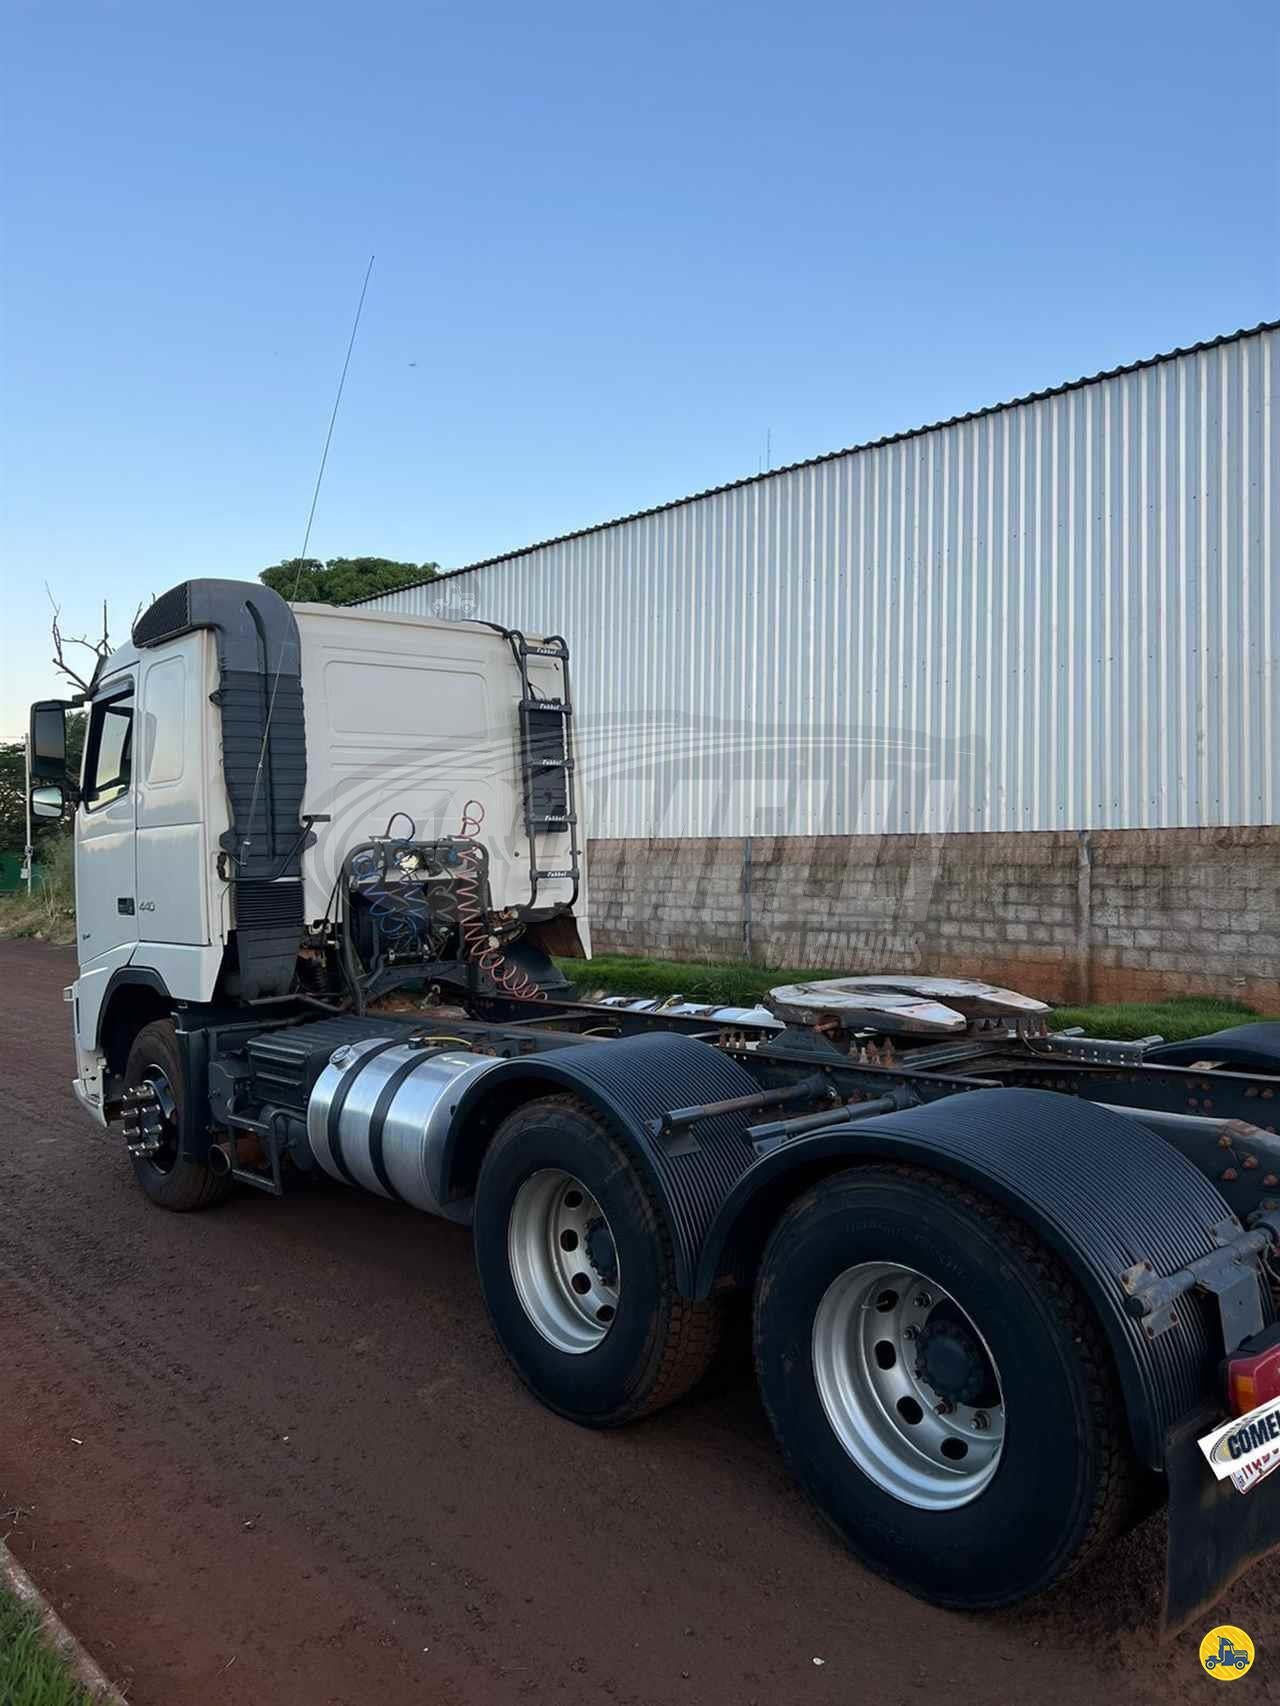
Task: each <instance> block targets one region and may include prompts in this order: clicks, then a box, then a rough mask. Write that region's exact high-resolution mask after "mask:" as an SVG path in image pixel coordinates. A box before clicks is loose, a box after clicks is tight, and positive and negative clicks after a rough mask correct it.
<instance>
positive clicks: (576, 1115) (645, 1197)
mask: <svg viewBox="0 0 1280 1706" xmlns="http://www.w3.org/2000/svg"><path fill="white" fill-rule="evenodd" d="M474 1235H475V1251H476V1266H477V1268H478V1270H479V1274H480V1286H481V1289H482V1291H483V1293H484V1300H485V1304H486V1307H487V1308H488V1311H489V1318H490V1320H491V1321H492V1322H493V1327H494V1331H495V1332H496V1333H497V1335H498V1338H499V1340H500V1341H501V1343H502V1347H503V1349H504V1350H505V1351H506V1353H507V1355H508V1357H509V1358H510V1359H511V1361H512V1363H513V1364H514V1366H515V1369H516V1372H517V1373H518V1374H519V1375H520V1377H521V1379H522V1380H523V1381H524V1382H525V1384H526V1385H527V1386H528V1387H529V1388H530V1390H531V1391H532V1392H534V1393H535V1394H536V1396H537V1397H538V1398H540V1399H541V1400H542V1402H543V1403H544V1404H546V1405H547V1406H548V1407H549V1408H551V1409H553V1410H556V1411H558V1412H559V1414H560V1415H562V1416H567V1417H568V1418H569V1419H570V1420H571V1421H575V1422H580V1423H582V1424H583V1425H584V1426H587V1427H597V1428H609V1427H620V1426H621V1425H622V1424H624V1423H626V1422H632V1421H635V1420H637V1419H638V1418H639V1417H641V1416H644V1415H648V1414H650V1413H651V1412H652V1411H654V1410H658V1409H661V1408H662V1407H663V1406H664V1405H666V1404H670V1403H672V1402H673V1401H674V1400H675V1399H676V1398H679V1397H682V1396H683V1395H684V1394H685V1393H686V1392H688V1391H689V1390H690V1388H691V1387H692V1386H693V1385H694V1384H695V1383H696V1382H697V1381H698V1380H699V1379H700V1377H701V1376H702V1374H703V1373H704V1372H705V1370H706V1368H707V1366H708V1365H709V1363H710V1361H711V1359H712V1357H713V1355H714V1353H715V1350H716V1346H717V1343H718V1340H719V1336H720V1320H721V1311H720V1305H719V1303H718V1302H706V1303H691V1302H690V1301H689V1300H688V1299H687V1298H684V1297H681V1296H680V1295H679V1293H678V1292H677V1290H676V1283H675V1264H674V1258H673V1256H672V1249H671V1238H670V1234H669V1232H668V1230H667V1226H666V1222H665V1221H664V1219H663V1217H662V1214H661V1211H660V1209H659V1207H658V1203H657V1201H656V1199H655V1197H654V1195H653V1193H652V1191H651V1190H650V1188H649V1186H648V1184H647V1182H646V1181H645V1179H644V1178H643V1177H642V1175H641V1173H640V1171H639V1169H638V1168H637V1166H636V1164H635V1162H634V1160H633V1158H632V1156H631V1154H630V1153H629V1152H628V1150H626V1149H625V1148H624V1147H623V1146H622V1144H621V1143H619V1142H618V1141H617V1139H616V1138H615V1137H614V1136H613V1135H612V1134H611V1132H610V1130H609V1127H608V1125H607V1123H606V1122H605V1121H604V1120H603V1119H602V1118H601V1117H600V1115H598V1114H596V1113H595V1112H594V1111H593V1110H592V1109H590V1108H588V1107H587V1106H586V1105H585V1104H584V1103H582V1102H579V1101H577V1100H576V1099H575V1098H573V1097H569V1096H553V1097H546V1098H543V1099H541V1100H539V1101H536V1102H530V1103H528V1104H526V1106H524V1107H523V1108H519V1109H517V1110H516V1112H515V1113H513V1114H511V1115H509V1116H508V1118H507V1119H506V1120H504V1121H503V1123H502V1125H501V1126H499V1128H498V1130H497V1132H496V1133H495V1135H494V1138H493V1141H492V1143H491V1144H490V1146H489V1149H488V1151H487V1153H486V1155H485V1158H484V1163H483V1165H482V1167H481V1169H480V1179H479V1183H478V1185H477V1188H476V1203H475V1220H474Z"/></svg>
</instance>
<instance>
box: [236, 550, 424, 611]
mask: <svg viewBox="0 0 1280 1706" xmlns="http://www.w3.org/2000/svg"><path fill="white" fill-rule="evenodd" d="M439 572H440V565H439V563H397V562H395V561H394V560H393V559H392V558H390V557H330V558H329V560H328V562H327V563H322V562H320V561H319V559H318V558H316V557H290V558H286V559H285V561H284V562H283V563H276V564H274V565H273V567H271V568H269V569H263V571H262V573H261V574H260V575H259V576H258V579H259V580H261V581H263V582H264V583H265V584H266V585H267V586H269V587H271V588H272V589H273V590H274V591H275V592H278V593H279V594H280V596H281V598H288V599H292V600H295V601H297V602H299V603H304V604H353V603H354V602H355V601H356V599H358V598H372V597H373V595H374V594H375V593H378V592H395V591H396V589H397V588H398V587H402V586H411V585H413V584H414V583H415V582H417V581H429V580H434V579H435V578H436V576H437V575H438V574H439Z"/></svg>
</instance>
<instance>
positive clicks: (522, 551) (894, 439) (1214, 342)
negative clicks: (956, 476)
mask: <svg viewBox="0 0 1280 1706" xmlns="http://www.w3.org/2000/svg"><path fill="white" fill-rule="evenodd" d="M1277 331H1280V320H1260V321H1259V322H1258V324H1257V325H1256V326H1241V327H1239V328H1238V329H1237V330H1236V331H1234V332H1223V333H1222V334H1221V335H1220V336H1219V337H1216V338H1205V339H1203V340H1202V341H1201V342H1200V343H1198V344H1187V345H1185V346H1179V347H1178V348H1177V349H1171V350H1164V351H1162V352H1161V353H1160V354H1159V355H1148V356H1143V357H1142V358H1141V360H1139V361H1129V362H1125V363H1123V364H1122V365H1121V366H1119V367H1108V368H1104V369H1103V371H1102V372H1101V373H1087V374H1084V375H1082V377H1081V378H1079V379H1068V380H1066V381H1065V382H1064V383H1063V384H1061V385H1050V386H1048V387H1047V388H1046V389H1045V390H1043V391H1028V392H1027V393H1026V394H1025V395H1024V396H1021V397H1009V398H1008V399H1006V401H1004V402H1003V403H988V404H987V405H986V406H985V407H984V408H981V409H970V410H969V411H968V412H967V413H966V414H963V415H951V416H949V417H948V418H947V419H946V420H941V421H930V422H929V424H928V425H927V426H918V427H908V428H906V429H905V430H904V431H902V432H891V433H886V434H885V435H884V437H883V438H870V439H866V440H864V441H863V443H861V444H848V445H845V446H844V448H843V449H841V450H826V451H823V453H822V454H821V455H820V456H807V457H805V458H804V460H803V461H800V462H788V463H786V464H785V465H784V466H783V467H781V468H767V469H765V470H764V472H762V473H759V474H747V475H744V476H743V478H742V479H740V480H726V481H725V482H724V484H723V485H720V486H707V487H706V488H705V489H704V490H703V491H700V492H690V493H689V494H688V495H687V496H686V497H682V498H670V499H668V500H667V502H666V503H660V504H651V505H650V506H649V507H648V508H647V509H637V510H632V511H631V512H630V513H629V514H627V515H615V516H613V517H612V518H611V519H610V520H608V521H597V522H593V523H592V524H591V525H590V526H588V527H575V528H574V529H573V530H572V531H571V532H569V533H557V534H554V535H552V537H551V538H549V539H539V540H536V541H535V542H534V543H533V544H532V545H518V546H516V547H515V549H514V550H511V551H500V552H498V553H497V555H496V556H493V557H481V558H480V559H479V560H478V561H477V562H474V563H463V564H462V565H461V567H459V568H456V569H446V570H444V572H443V573H441V574H438V575H432V576H431V577H430V579H428V580H420V581H409V582H408V583H407V584H406V585H404V586H398V587H395V588H394V589H393V591H394V592H396V593H400V592H412V591H413V590H414V588H415V587H420V586H434V585H436V583H437V582H439V581H443V580H452V579H453V577H454V576H455V575H468V574H471V573H472V572H473V571H474V570H476V569H490V568H493V567H494V566H495V565H496V564H498V563H510V562H513V561H514V560H515V559H516V558H517V557H529V556H532V554H533V553H534V552H535V551H545V550H547V549H548V548H549V547H550V546H552V545H563V544H565V543H566V541H568V540H570V539H585V538H586V536H587V535H588V534H589V533H604V532H605V531H607V529H609V528H610V527H622V526H623V525H624V524H625V523H626V522H629V521H642V520H643V519H644V518H645V517H646V516H649V515H661V514H662V513H663V511H664V510H669V509H682V508H683V507H684V505H685V504H691V503H698V502H699V501H700V500H701V499H703V498H714V497H718V496H719V495H720V493H721V492H736V491H738V490H740V489H741V488H742V487H743V486H757V485H759V484H760V483H761V482H762V481H763V480H774V479H777V477H778V475H779V474H794V473H796V472H797V471H798V470H799V469H801V468H816V467H817V466H818V465H819V464H820V463H823V462H835V461H838V460H839V458H840V457H842V456H856V455H857V454H858V453H859V451H863V450H879V449H882V448H883V447H884V446H885V445H888V444H901V443H903V442H904V441H905V440H907V439H912V438H922V437H923V436H924V435H925V434H926V433H930V432H941V431H942V429H943V428H944V427H952V426H960V425H962V424H963V423H964V422H965V421H978V420H983V419H984V418H985V417H986V416H988V415H998V414H999V413H1000V412H1001V411H1002V410H1003V409H1016V408H1019V407H1020V406H1021V405H1022V404H1024V403H1042V402H1044V401H1045V399H1046V398H1049V397H1061V396H1063V395H1064V394H1065V393H1066V392H1068V391H1080V390H1082V389H1083V388H1084V387H1085V386H1086V385H1097V384H1098V383H1100V381H1102V380H1104V379H1119V378H1121V377H1122V376H1123V375H1124V374H1126V373H1139V372H1141V371H1142V369H1143V368H1146V367H1158V366H1159V365H1160V363H1161V362H1164V361H1176V360H1177V359H1178V358H1179V357H1180V356H1186V355H1199V354H1200V353H1201V352H1202V351H1204V350H1210V349H1218V348H1220V347H1221V345H1223V344H1233V343H1237V342H1238V341H1239V340H1240V339H1241V338H1252V337H1256V336H1257V335H1258V334H1259V333H1260V332H1277ZM390 596H392V594H391V593H387V592H375V593H372V594H370V596H369V597H368V598H358V599H355V600H354V601H353V607H354V605H360V604H369V603H372V601H373V600H374V599H375V598H387V597H390Z"/></svg>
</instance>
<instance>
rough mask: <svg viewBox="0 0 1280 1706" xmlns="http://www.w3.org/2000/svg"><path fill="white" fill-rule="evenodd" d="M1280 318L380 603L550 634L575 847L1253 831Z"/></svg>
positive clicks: (1275, 758) (1270, 574) (1261, 773)
mask: <svg viewBox="0 0 1280 1706" xmlns="http://www.w3.org/2000/svg"><path fill="white" fill-rule="evenodd" d="M1278 395H1280V335H1278V334H1277V330H1276V328H1275V327H1265V328H1259V329H1257V330H1255V331H1253V332H1250V333H1240V334H1237V335H1235V336H1234V337H1232V338H1228V339H1223V340H1221V341H1219V342H1217V343H1215V344H1212V345H1206V346H1202V347H1200V348H1197V349H1195V350H1192V351H1187V352H1179V353H1175V354H1174V355H1171V356H1167V357H1161V358H1157V359H1155V360H1153V361H1151V362H1147V363H1142V364H1139V365H1137V366H1135V367H1133V368H1130V369H1127V370H1123V371H1119V372H1116V373H1114V374H1110V375H1101V376H1099V377H1098V378H1096V379H1091V380H1087V381H1081V382H1079V383H1077V384H1074V385H1072V386H1067V387H1063V388H1061V389H1060V390H1058V391H1056V392H1052V393H1045V394H1042V395H1040V396H1037V397H1033V398H1028V399H1025V400H1022V401H1019V402H1016V403H1011V404H1008V405H1006V406H1004V407H1001V408H997V409H992V410H989V411H986V412H984V413H981V414H978V415H974V416H971V417H967V418H965V419H961V420H957V421H954V422H949V423H946V424H944V425H941V426H938V427H933V428H929V429H925V430H923V431H920V432H917V433H912V434H908V435H904V436H901V437H899V438H896V439H894V440H889V441H885V442H883V443H879V444H874V445H870V446H867V447H865V448H861V449H854V450H850V451H845V452H841V453H838V454H836V455H833V456H831V457H826V458H822V459H820V460H817V461H815V462H811V463H806V464H802V465H800V466H797V467H794V468H789V469H782V470H779V471H778V472H776V473H772V474H768V475H764V476H761V477H759V478H756V479H752V480H748V481H744V482H742V483H741V484H738V485H735V486H732V487H728V488H725V489H723V490H720V491H716V492H711V493H706V494H704V495H702V496H698V497H694V498H690V499H687V500H684V501H682V502H679V503H676V504H672V505H670V506H667V507H664V508H662V509H659V510H655V511H651V512H649V513H647V514H643V515H638V516H634V517H631V518H629V519H624V520H621V521H617V522H613V523H609V524H606V525H604V526H601V527H599V528H596V529H594V530H591V531H589V532H585V533H581V534H578V535H576V536H573V537H569V538H565V539H563V540H559V541H555V542H552V543H549V544H545V545H541V546H537V547H535V548H533V549H530V550H527V551H523V552H520V553H518V554H516V555H513V556H511V557H508V558H505V559H499V560H496V561H494V562H490V563H486V564H483V565H480V566H477V567H474V568H470V569H467V570H464V571H461V572H459V573H457V574H455V575H452V576H449V577H447V578H443V579H442V580H440V581H437V582H435V583H429V584H427V585H425V586H422V587H418V588H413V589H409V590H406V591H403V592H400V593H395V594H391V595H387V596H385V597H382V598H380V599H377V600H375V601H374V603H375V604H376V605H377V606H378V607H381V608H385V609H393V610H401V611H406V612H414V613H418V614H427V615H440V614H443V615H450V614H453V615H459V614H474V615H478V616H482V617H487V618H490V619H492V620H496V621H500V622H503V623H506V624H509V625H511V626H515V627H519V628H524V629H527V630H529V631H533V632H537V631H543V632H552V631H555V632H560V633H562V634H564V635H565V636H566V638H567V639H568V641H569V644H570V646H571V648H572V651H573V656H574V660H575V698H576V702H577V706H578V710H579V735H580V741H581V747H582V753H583V759H584V769H585V770H586V772H587V775H588V779H589V782H590V786H591V790H592V792H591V817H590V833H591V835H592V836H594V837H600V838H605V837H633V836H652V835H662V836H683V837H702V836H725V835H746V834H767V833H775V832H784V833H787V834H789V835H819V834H820V835H850V834H857V833H896V832H912V831H943V830H953V831H954V830H1020V829H1027V830H1040V829H1084V828H1126V829H1127V828H1133V829H1138V828H1154V827H1163V826H1176V825H1183V826H1209V825H1219V824H1222V825H1250V824H1268V823H1272V822H1274V821H1275V816H1276V806H1277V803H1278V800H1280V771H1278V765H1280V732H1278V731H1277V727H1276V721H1277V714H1278V713H1280V686H1278V683H1277V672H1278V667H1280V665H1278V660H1280V585H1278V584H1277V575H1276V568H1275V559H1274V554H1273V553H1274V548H1275V543H1276V540H1277V538H1280V432H1278V431H1277V427H1276V423H1275V419H1274V410H1275V401H1276V398H1277V396H1278Z"/></svg>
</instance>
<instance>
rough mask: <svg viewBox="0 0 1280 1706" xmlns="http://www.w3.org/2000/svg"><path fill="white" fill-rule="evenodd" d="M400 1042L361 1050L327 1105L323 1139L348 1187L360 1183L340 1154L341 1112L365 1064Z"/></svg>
mask: <svg viewBox="0 0 1280 1706" xmlns="http://www.w3.org/2000/svg"><path fill="white" fill-rule="evenodd" d="M402 1041H403V1038H401V1037H384V1038H383V1040H382V1041H381V1042H377V1043H374V1044H373V1045H372V1047H370V1048H366V1049H361V1050H360V1052H359V1053H358V1054H356V1055H354V1056H353V1057H352V1059H351V1060H350V1061H349V1062H348V1063H347V1065H346V1069H345V1071H344V1072H343V1074H342V1077H341V1079H339V1081H338V1088H337V1089H336V1090H335V1091H334V1093H333V1100H332V1101H331V1102H330V1103H329V1118H328V1120H327V1121H326V1124H325V1137H326V1139H327V1140H328V1144H329V1154H330V1156H331V1157H332V1158H333V1164H334V1166H335V1167H336V1168H337V1169H338V1171H339V1172H340V1173H341V1174H342V1176H343V1178H344V1179H345V1180H346V1181H347V1183H348V1184H349V1185H355V1186H357V1187H359V1184H360V1181H359V1179H357V1178H356V1176H355V1174H354V1173H353V1172H352V1171H351V1163H350V1162H349V1161H348V1160H347V1158H346V1156H345V1155H344V1154H343V1153H342V1110H343V1108H344V1107H346V1105H347V1097H348V1096H349V1095H350V1094H351V1088H352V1086H353V1085H354V1083H355V1081H356V1079H357V1078H359V1076H360V1074H361V1072H362V1071H363V1070H364V1067H365V1063H366V1062H367V1061H370V1060H372V1059H373V1057H374V1055H377V1054H385V1053H386V1051H387V1050H388V1049H389V1048H397V1047H398V1046H399V1044H400V1043H401V1042H402Z"/></svg>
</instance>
